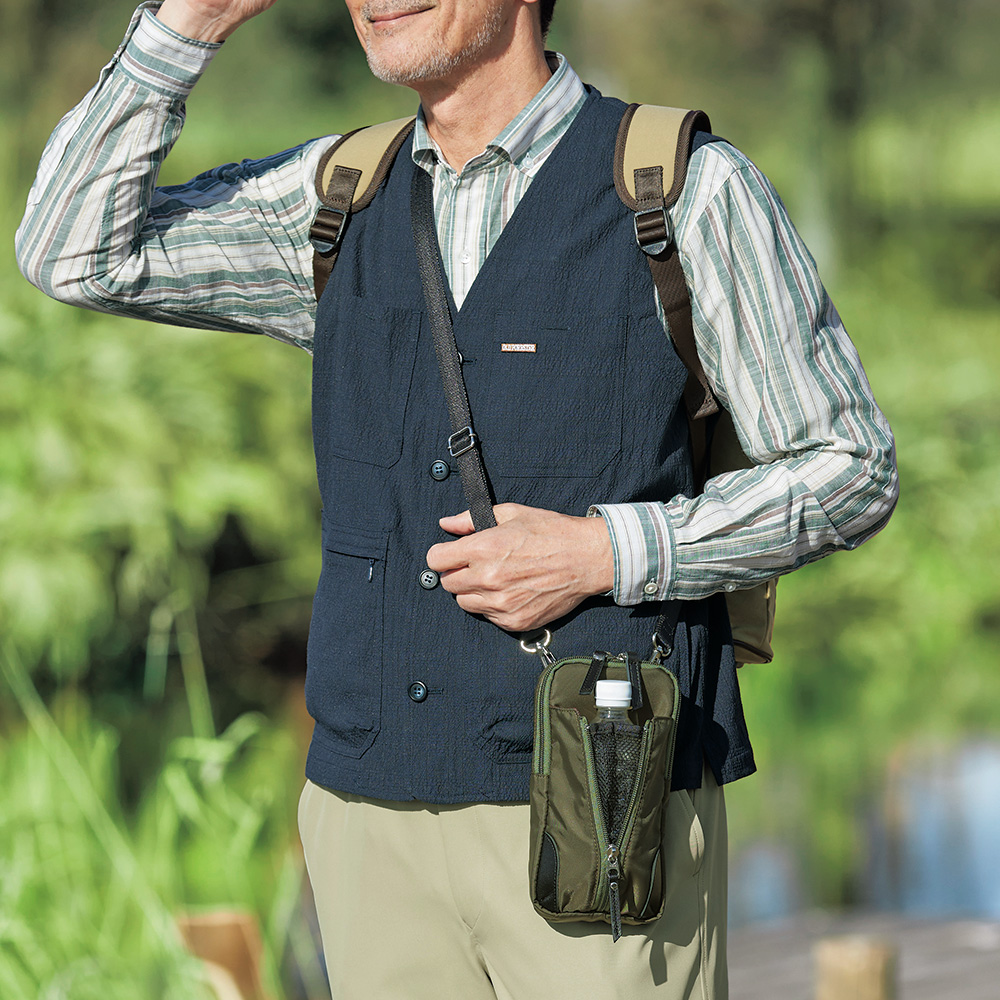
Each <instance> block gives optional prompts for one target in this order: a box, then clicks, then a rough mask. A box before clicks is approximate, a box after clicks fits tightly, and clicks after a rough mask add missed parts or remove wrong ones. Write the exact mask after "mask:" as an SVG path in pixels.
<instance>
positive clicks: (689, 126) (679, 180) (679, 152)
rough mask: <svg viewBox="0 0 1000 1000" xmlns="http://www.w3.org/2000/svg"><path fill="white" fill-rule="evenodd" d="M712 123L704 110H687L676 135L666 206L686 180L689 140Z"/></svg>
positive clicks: (680, 189) (670, 205)
mask: <svg viewBox="0 0 1000 1000" xmlns="http://www.w3.org/2000/svg"><path fill="white" fill-rule="evenodd" d="M711 131H712V123H711V122H710V121H709V120H708V115H706V114H705V112H704V111H689V112H688V113H687V115H686V116H685V117H684V121H683V123H682V124H681V129H680V132H679V133H678V135H677V149H676V152H675V153H674V182H673V184H671V185H670V190H669V191H668V192H667V196H666V199H665V200H666V207H667V208H670V207H672V206H673V205H674V204H675V202H676V201H677V199H678V198H679V197H680V196H681V191H683V190H684V181H685V180H687V168H688V160H690V159H691V140H692V139H693V138H694V134H695V132H711Z"/></svg>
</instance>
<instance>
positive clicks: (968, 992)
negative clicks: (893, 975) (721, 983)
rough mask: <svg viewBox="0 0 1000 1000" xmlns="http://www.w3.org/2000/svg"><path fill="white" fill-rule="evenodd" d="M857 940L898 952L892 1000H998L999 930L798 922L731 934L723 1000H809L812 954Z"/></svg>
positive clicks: (920, 923) (869, 921) (978, 925)
mask: <svg viewBox="0 0 1000 1000" xmlns="http://www.w3.org/2000/svg"><path fill="white" fill-rule="evenodd" d="M844 934H863V935H871V936H876V937H879V938H881V939H883V940H885V941H887V942H889V943H891V944H894V945H895V947H896V948H897V949H898V954H899V971H898V984H899V991H898V994H897V998H898V1000H1000V923H996V922H988V921H979V920H956V921H951V922H942V921H929V920H926V921H925V920H916V919H910V918H906V917H901V916H896V915H873V916H851V917H836V916H832V915H828V914H805V915H803V916H802V917H797V918H795V919H794V920H791V921H788V922H782V923H774V924H753V925H750V926H748V927H741V928H738V929H736V930H733V931H731V932H730V935H729V984H730V1000H813V998H814V996H815V989H816V987H815V970H814V961H813V947H814V945H815V944H816V942H817V941H818V940H819V939H820V938H823V937H829V936H834V935H844Z"/></svg>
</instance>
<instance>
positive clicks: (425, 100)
mask: <svg viewBox="0 0 1000 1000" xmlns="http://www.w3.org/2000/svg"><path fill="white" fill-rule="evenodd" d="M551 75H552V70H551V69H550V68H549V65H548V63H547V62H546V60H545V52H544V49H543V48H542V47H541V46H540V45H537V44H535V45H524V46H521V47H517V48H515V47H512V48H509V49H507V50H506V51H504V52H503V53H502V54H500V55H499V56H498V57H496V58H492V59H487V60H484V61H482V62H479V63H477V64H476V65H474V66H471V67H469V68H468V70H467V71H466V72H464V73H463V74H462V76H461V78H460V79H458V80H454V81H448V82H447V83H444V82H441V83H435V84H428V85H417V86H416V87H415V89H416V90H417V92H418V93H419V94H420V106H421V108H422V109H423V112H424V119H425V120H426V122H427V132H428V134H429V135H430V136H431V138H432V139H433V140H434V141H435V142H436V143H437V144H438V146H439V148H440V149H441V153H442V154H443V156H444V158H445V159H446V160H447V161H448V163H449V164H451V166H452V167H454V168H455V169H456V170H460V169H461V168H462V167H463V166H464V165H465V164H466V163H468V161H469V160H470V159H471V158H472V157H473V156H476V155H478V154H479V153H481V152H482V151H483V149H484V148H485V147H486V144H487V143H488V142H489V141H490V140H491V139H493V138H495V137H496V136H497V135H498V134H499V133H500V132H502V131H503V129H504V128H505V127H506V126H507V125H509V124H510V122H512V121H513V120H514V118H516V117H517V115H518V113H519V112H520V111H522V110H523V109H524V107H525V106H526V105H527V104H528V103H529V102H530V101H531V99H532V98H533V97H534V96H535V95H536V94H537V93H538V92H539V91H540V90H541V89H542V87H544V86H545V83H546V81H547V80H548V79H549V77H550V76H551Z"/></svg>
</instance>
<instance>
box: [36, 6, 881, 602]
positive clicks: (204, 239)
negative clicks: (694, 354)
mask: <svg viewBox="0 0 1000 1000" xmlns="http://www.w3.org/2000/svg"><path fill="white" fill-rule="evenodd" d="M155 9H156V4H143V5H142V6H141V7H140V8H139V9H138V10H137V11H136V14H135V16H134V17H133V19H132V23H131V25H130V27H129V31H128V34H127V36H126V38H125V41H124V42H123V43H122V45H121V47H120V48H119V49H118V51H117V52H116V53H115V55H114V57H113V58H112V60H111V62H110V63H109V64H108V65H107V66H106V67H105V68H104V70H103V71H102V73H101V76H100V79H99V80H98V83H97V84H96V86H95V87H94V88H93V89H92V90H91V91H90V93H89V94H88V95H87V96H86V97H85V98H84V99H83V101H82V102H81V103H80V104H79V105H78V106H77V107H76V108H75V109H74V110H73V111H71V112H70V113H69V114H68V115H67V116H66V117H65V118H64V119H63V120H62V121H61V122H60V123H59V125H58V126H57V127H56V129H55V131H54V133H53V134H52V137H51V138H50V140H49V143H48V145H47V146H46V149H45V152H44V154H43V156H42V160H41V164H40V166H39V170H38V176H37V178H36V180H35V183H34V185H33V187H32V189H31V193H30V195H29V197H28V207H27V212H26V214H25V218H24V221H23V222H22V224H21V227H20V229H19V230H18V234H17V249H18V260H19V263H20V266H21V268H22V270H23V272H24V274H25V276H26V277H27V278H28V279H29V280H30V281H32V282H33V283H34V284H35V285H37V286H38V287H39V288H41V289H42V290H43V291H45V292H47V293H48V294H49V295H52V296H54V297H55V298H58V299H61V300H63V301H65V302H69V303H72V304H74V305H79V306H85V307H87V308H90V309H98V310H103V311H107V312H114V313H120V314H124V315H129V316H135V317H140V318H143V319H149V320H156V321H160V322H167V323H172V324H175V325H185V326H195V327H204V328H209V329H219V330H237V331H245V332H252V333H263V334H266V335H268V336H271V337H275V338H277V339H279V340H283V341H286V342H288V343H291V344H295V345H297V346H299V347H302V348H304V349H305V350H307V351H308V350H310V348H311V343H312V336H313V326H314V321H315V301H314V298H313V290H312V248H311V246H310V244H309V238H308V234H309V227H310V225H311V223H312V218H313V215H314V214H315V211H316V208H317V200H316V196H315V192H314V187H313V177H314V174H315V170H316V166H317V163H318V160H319V157H320V155H321V153H322V152H323V150H324V149H325V148H326V147H327V146H328V145H329V143H330V141H331V138H332V137H325V138H322V139H317V140H313V141H312V142H308V143H305V144H304V145H302V146H299V147H297V148H295V149H292V150H288V151H286V152H283V153H278V154H277V155H275V156H271V157H268V158H266V159H263V160H257V161H244V162H242V163H239V164H228V165H226V166H222V167H218V168H216V169H214V170H211V171H208V172H207V173H205V174H201V175H200V176H198V177H196V178H195V179H194V180H192V181H190V182H188V183H187V184H183V185H178V186H173V187H161V188H157V187H155V182H156V176H157V171H158V169H159V165H160V163H161V162H162V161H163V158H164V157H165V156H166V154H167V152H168V151H169V150H170V148H171V146H172V145H173V143H174V142H175V141H176V139H177V136H178V134H179V132H180V129H181V126H182V124H183V120H184V99H185V98H186V97H187V95H188V93H189V92H190V90H191V88H192V87H193V86H194V84H195V83H196V81H197V80H198V78H199V77H200V75H201V73H202V72H203V71H204V69H205V67H206V66H207V65H208V63H209V62H210V61H211V58H212V56H213V55H214V53H215V51H216V50H217V49H218V45H213V44H208V43H201V42H195V41H192V40H190V39H186V38H183V37H182V36H180V35H177V34H176V33H174V32H173V31H171V30H170V29H169V28H167V27H166V26H165V25H163V24H161V23H160V22H159V21H158V20H156V18H155V17H154V16H152V15H153V11H154V10H155ZM584 96H585V92H584V88H583V85H582V84H581V82H580V80H579V77H577V75H576V74H575V73H574V72H573V70H572V69H571V68H570V67H569V64H568V63H567V62H566V61H565V60H564V59H563V58H562V57H559V58H558V68H557V69H556V71H555V72H554V74H553V75H552V77H551V78H550V79H549V81H548V82H547V83H546V85H545V86H544V87H543V88H542V90H541V91H540V92H539V93H538V94H537V95H536V96H535V98H534V99H533V100H532V101H531V102H530V103H529V104H528V106H527V107H525V108H524V110H523V111H522V112H521V113H520V114H519V115H518V116H517V117H516V118H515V119H514V120H513V121H512V122H511V123H510V124H509V125H508V126H507V127H506V128H505V129H504V130H503V131H502V132H501V133H500V135H499V136H497V138H496V139H495V140H494V141H493V142H491V143H490V144H489V145H488V146H487V148H486V149H485V150H484V151H483V153H481V154H480V155H479V156H476V157H474V158H473V159H472V160H470V161H469V162H468V163H467V164H465V165H464V167H463V168H462V169H461V170H458V171H456V170H455V169H453V168H452V167H451V166H449V165H448V164H447V163H445V162H444V160H443V158H441V157H440V156H439V155H438V150H437V148H436V146H435V144H434V142H433V140H432V139H431V138H430V136H429V135H428V134H427V130H426V128H424V126H423V122H422V119H420V118H419V117H418V123H417V128H416V131H415V138H414V146H413V157H414V160H415V161H416V162H417V163H418V164H420V165H421V166H423V167H424V168H425V169H427V170H428V171H429V172H430V173H431V175H432V177H433V179H434V201H435V210H436V218H437V227H438V232H439V236H440V243H441V247H442V252H443V256H444V264H445V269H446V271H447V274H448V278H449V281H450V282H451V287H452V291H453V294H454V297H455V299H456V301H457V302H458V303H461V302H462V301H463V300H464V297H465V294H466V292H467V291H468V289H469V287H470V285H471V284H472V282H473V280H474V279H475V276H476V274H477V273H478V270H479V268H480V266H481V265H482V263H483V261H484V260H485V259H486V256H487V254H488V253H489V251H490V249H491V248H492V247H493V245H494V243H495V242H496V240H497V238H498V237H499V235H500V232H501V230H502V229H503V226H504V225H505V224H506V222H507V220H508V219H509V218H510V216H511V214H512V213H513V211H514V210H515V208H516V207H517V204H518V202H519V200H520V198H521V197H522V195H523V194H524V192H525V191H526V190H527V188H528V186H529V185H530V184H531V181H532V178H533V177H534V176H535V174H536V173H537V172H538V170H539V169H540V168H541V166H542V164H543V163H544V162H545V159H546V157H547V155H548V154H549V153H550V152H551V150H552V149H553V148H554V147H555V145H556V144H557V143H558V141H559V139H560V138H561V136H562V135H563V134H564V133H565V131H566V129H567V128H568V127H569V124H570V123H571V121H572V120H573V117H574V116H575V114H576V113H577V111H578V110H579V109H580V107H581V105H582V103H583V100H584ZM672 214H673V218H674V224H675V229H676V233H677V240H678V247H679V250H680V256H681V260H682V263H683V266H684V270H685V273H686V275H687V278H688V283H689V287H690V288H691V292H692V308H693V315H694V329H695V336H696V340H697V343H698V350H699V354H700V355H701V358H702V362H703V364H704V367H705V372H706V374H707V375H708V378H709V380H710V382H711V384H712V386H713V388H714V390H715V392H716V394H717V395H718V397H719V399H720V400H721V401H722V403H723V404H724V405H725V406H726V408H727V409H729V410H730V412H731V413H732V415H733V417H734V420H735V423H736V427H737V430H738V432H739V435H740V439H741V442H742V444H743V447H744V450H745V451H746V453H747V455H749V456H750V457H751V458H752V459H753V460H754V462H755V463H757V464H756V465H755V466H754V467H753V468H751V469H747V470H743V471H739V472H731V473H727V474H724V475H721V476H717V477H715V478H713V479H712V480H710V481H709V483H708V484H707V486H706V488H705V490H704V492H703V493H702V494H700V495H698V496H693V497H685V496H676V497H673V498H664V501H665V502H659V501H656V502H654V501H647V502H643V503H634V504H600V503H597V504H595V506H594V507H592V508H591V510H590V511H589V513H591V514H594V515H597V514H599V515H601V516H603V517H604V518H605V520H606V522H607V525H608V528H609V531H610V534H611V538H612V542H613V546H614V554H615V587H614V596H615V599H616V601H617V602H618V603H620V604H636V603H639V602H641V601H652V600H662V599H663V598H665V597H679V598H687V599H693V598H699V597H703V596H706V595H708V594H711V593H715V592H716V591H719V590H736V589H739V588H741V587H746V586H751V585H753V584H754V583H756V582H759V581H760V580H762V579H766V578H768V577H770V576H774V575H776V574H779V573H783V572H787V571H789V570H791V569H794V568H795V567H797V566H799V565H801V564H803V563H805V562H808V561H810V560H812V559H815V558H817V557H819V556H821V555H824V554H826V553H827V552H830V551H832V550H834V549H838V548H853V547H854V546H856V545H858V544H860V543H861V542H862V541H864V540H865V539H866V538H868V537H870V536H871V535H873V534H874V533H875V532H876V531H878V530H879V529H880V528H881V527H882V526H883V525H884V523H885V521H886V519H887V518H888V516H889V513H890V512H891V510H892V506H893V504H894V502H895V497H896V488H897V487H896V473H895V465H894V455H893V442H892V436H891V433H890V431H889V427H888V424H887V423H886V420H885V418H884V417H883V415H882V414H881V412H880V411H879V409H878V407H877V405H876V404H875V401H874V399H873V397H872V393H871V389H870V388H869V385H868V382H867V379H866V377H865V374H864V371H863V369H862V367H861V362H860V360H859V359H858V355H857V353H856V351H855V349H854V346H853V345H852V343H851V341H850V340H849V339H848V337H847V334H846V333H845V331H844V328H843V325H842V323H841V321H840V318H839V317H838V315H837V312H836V310H835V309H834V307H833V305H832V303H831V302H830V300H829V298H828V297H827V295H826V292H825V290H824V288H823V286H822V284H821V283H820V280H819V277H818V275H817V273H816V268H815V264H814V262H813V260H812V258H811V257H810V255H809V253H808V251H807V250H806V248H805V246H804V245H803V244H802V241H801V239H800V238H799V236H798V234H797V233H796V231H795V229H794V228H793V227H792V224H791V222H790V221H789V219H788V216H787V214H786V212H785V210H784V207H783V206H782V204H781V202H780V200H779V199H778V197H777V195H776V194H775V192H774V190H773V189H772V187H771V186H770V184H769V183H768V181H767V179H766V178H765V177H764V176H763V175H762V174H761V173H760V171H759V170H757V168H756V167H755V166H754V165H753V164H752V163H750V162H749V160H747V159H746V158H745V157H744V156H743V155H742V154H740V153H739V152H738V151H737V150H735V149H734V148H733V147H731V146H729V145H727V144H725V143H713V144H710V145H707V146H703V147H702V148H701V149H699V150H698V151H697V152H696V153H695V154H694V156H693V157H692V159H691V164H690V169H689V173H688V180H687V184H686V186H685V189H684V194H683V195H682V197H681V199H680V201H679V202H678V204H677V205H676V207H675V208H674V210H673V213H672ZM661 316H662V311H661ZM595 500H599V498H595Z"/></svg>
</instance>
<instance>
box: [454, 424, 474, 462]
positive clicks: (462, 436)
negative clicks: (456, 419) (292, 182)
mask: <svg viewBox="0 0 1000 1000" xmlns="http://www.w3.org/2000/svg"><path fill="white" fill-rule="evenodd" d="M478 444H479V438H478V437H476V432H475V431H474V430H473V429H472V425H471V424H467V425H466V426H465V427H463V428H462V429H461V430H459V431H455V433H454V434H452V435H451V436H450V437H449V438H448V454H449V455H451V457H452V458H458V456H459V455H464V454H465V453H466V452H467V451H472V449H473V448H475V447H476V445H478Z"/></svg>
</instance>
